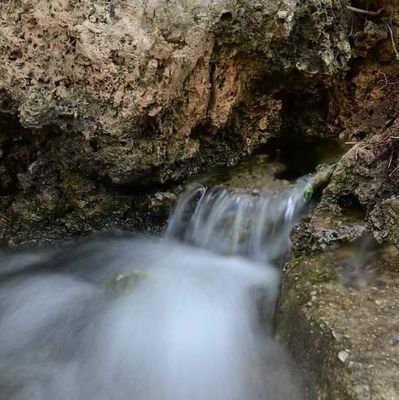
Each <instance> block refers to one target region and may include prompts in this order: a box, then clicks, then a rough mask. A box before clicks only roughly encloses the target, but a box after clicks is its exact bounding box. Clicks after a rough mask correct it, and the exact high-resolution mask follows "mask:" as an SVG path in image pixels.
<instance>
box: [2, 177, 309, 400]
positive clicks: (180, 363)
mask: <svg viewBox="0 0 399 400" xmlns="http://www.w3.org/2000/svg"><path fill="white" fill-rule="evenodd" d="M303 187H304V184H303V183H298V185H296V186H294V187H292V188H291V189H290V190H289V191H286V192H283V193H266V192H265V193H262V194H248V193H243V192H237V191H227V190H225V189H222V188H210V189H207V188H205V187H204V186H201V185H194V186H192V187H190V188H189V190H188V191H187V192H186V193H185V194H183V195H182V197H181V199H180V200H179V202H178V204H177V207H176V209H175V211H174V213H173V215H172V216H171V218H170V223H169V226H168V229H167V232H166V234H165V237H164V238H140V237H131V236H120V237H115V236H113V237H101V238H94V239H91V240H85V241H82V242H79V243H70V244H67V245H65V246H62V247H61V248H60V249H58V250H37V251H35V252H24V253H16V254H10V253H5V254H3V256H2V258H1V262H0V271H1V272H0V399H1V400H28V399H29V400H130V399H131V400H189V399H190V400H296V399H300V398H301V393H300V390H299V385H298V384H297V382H296V379H295V378H294V376H293V374H292V371H291V369H290V366H289V361H288V359H287V357H286V354H285V352H284V351H283V350H282V348H281V347H280V346H279V345H278V344H277V343H276V342H275V340H274V339H273V337H272V335H271V332H272V318H273V311H274V305H275V301H276V297H277V294H278V287H279V278H280V276H279V271H278V269H277V268H276V267H274V266H272V265H271V263H272V260H274V259H275V258H277V257H278V256H280V255H281V254H282V253H283V252H284V251H286V250H287V246H288V245H289V231H290V229H291V227H292V224H293V223H294V222H295V220H296V219H297V217H298V215H299V214H300V211H301V209H302V207H303V203H304V201H303V197H302V193H303Z"/></svg>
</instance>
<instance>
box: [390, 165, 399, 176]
mask: <svg viewBox="0 0 399 400" xmlns="http://www.w3.org/2000/svg"><path fill="white" fill-rule="evenodd" d="M398 169H399V165H397V166H396V167H395V169H394V170H393V171H392V172H391V173H390V174H389V177H391V176H392V175H393V174H394V173H395V172H396V171H397V170H398Z"/></svg>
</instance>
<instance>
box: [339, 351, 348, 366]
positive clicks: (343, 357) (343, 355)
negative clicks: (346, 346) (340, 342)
mask: <svg viewBox="0 0 399 400" xmlns="http://www.w3.org/2000/svg"><path fill="white" fill-rule="evenodd" d="M348 357H349V351H348V350H341V351H340V352H339V353H338V359H339V361H341V362H342V363H345V362H346V360H347V359H348Z"/></svg>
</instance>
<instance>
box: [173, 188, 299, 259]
mask: <svg viewBox="0 0 399 400" xmlns="http://www.w3.org/2000/svg"><path fill="white" fill-rule="evenodd" d="M306 185H307V183H306V181H305V180H300V181H299V182H298V183H297V184H296V185H295V186H293V187H292V188H291V189H290V190H284V191H282V192H277V193H276V192H272V193H270V192H266V191H265V192H262V193H248V192H243V191H236V190H228V189H225V188H222V187H213V188H209V189H208V188H206V187H205V186H203V185H199V184H194V185H192V186H190V187H189V188H188V189H187V191H186V192H185V193H184V194H183V195H182V196H181V197H180V199H179V201H178V203H177V205H176V208H175V210H174V212H173V214H172V215H171V218H170V220H169V223H168V228H167V231H166V236H167V237H170V238H174V239H177V240H180V241H182V242H185V243H190V244H192V245H194V246H199V247H202V248H206V249H210V250H212V251H215V252H217V253H220V254H225V255H228V254H237V255H241V256H244V257H248V258H251V259H255V260H260V261H270V260H275V259H276V258H277V257H279V256H280V255H282V253H284V252H285V251H287V249H288V248H289V244H290V239H289V235H290V232H291V229H292V227H293V225H294V224H295V222H296V221H297V219H298V217H299V215H300V213H301V211H302V210H303V208H304V205H305V201H304V197H303V193H304V190H305V187H306Z"/></svg>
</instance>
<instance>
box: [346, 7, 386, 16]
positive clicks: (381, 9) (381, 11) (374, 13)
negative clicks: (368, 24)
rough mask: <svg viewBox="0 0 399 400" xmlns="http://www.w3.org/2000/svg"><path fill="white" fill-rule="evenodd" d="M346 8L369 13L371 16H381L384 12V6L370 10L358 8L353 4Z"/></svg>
mask: <svg viewBox="0 0 399 400" xmlns="http://www.w3.org/2000/svg"><path fill="white" fill-rule="evenodd" d="M346 8H347V9H348V10H349V11H352V12H354V13H357V14H363V15H368V16H369V17H379V16H380V15H381V14H382V13H383V12H384V8H380V9H379V10H377V11H368V10H363V9H362V8H357V7H352V6H346Z"/></svg>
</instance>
